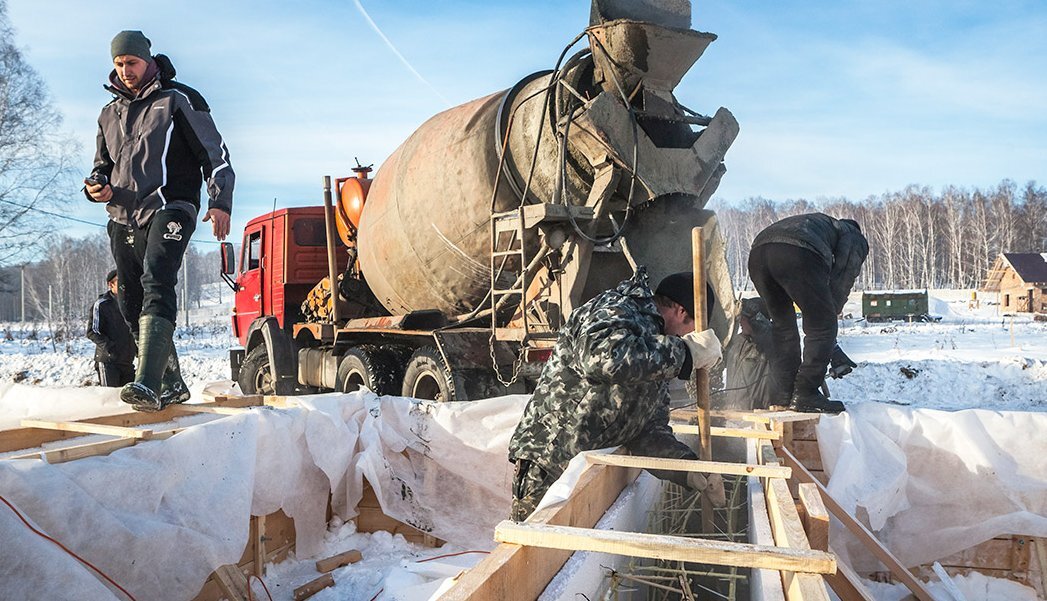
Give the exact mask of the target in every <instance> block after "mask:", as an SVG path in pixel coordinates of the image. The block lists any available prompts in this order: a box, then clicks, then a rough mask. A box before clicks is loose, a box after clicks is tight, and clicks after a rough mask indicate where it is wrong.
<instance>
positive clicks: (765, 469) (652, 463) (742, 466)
mask: <svg viewBox="0 0 1047 601" xmlns="http://www.w3.org/2000/svg"><path fill="white" fill-rule="evenodd" d="M586 460H587V461H588V462H589V463H596V464H600V465H613V466H616V467H635V468H640V469H647V470H669V471H676V472H702V473H706V474H725V475H730V476H758V477H761V478H789V477H790V476H791V475H792V470H790V469H789V468H787V467H783V466H779V465H775V466H771V465H750V464H748V463H731V462H727V461H700V460H695V459H667V458H665V457H643V456H639V455H595V454H590V455H586Z"/></svg>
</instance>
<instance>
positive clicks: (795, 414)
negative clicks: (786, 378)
mask: <svg viewBox="0 0 1047 601" xmlns="http://www.w3.org/2000/svg"><path fill="white" fill-rule="evenodd" d="M821 417H822V414H821V413H800V412H799V411H757V412H753V413H742V414H740V415H739V418H740V419H743V420H745V421H747V422H756V423H760V424H771V423H775V422H781V423H785V422H804V421H813V422H816V421H818V420H819V419H820V418H821Z"/></svg>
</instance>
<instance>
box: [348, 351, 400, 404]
mask: <svg viewBox="0 0 1047 601" xmlns="http://www.w3.org/2000/svg"><path fill="white" fill-rule="evenodd" d="M397 376H399V365H397V363H396V361H395V359H394V357H392V355H391V354H390V353H386V352H384V351H382V350H381V349H378V348H376V347H373V346H357V347H353V348H351V349H349V350H348V351H346V352H345V355H343V356H342V361H341V362H340V363H339V364H338V376H337V381H336V382H335V384H336V387H337V390H338V392H353V391H354V390H358V389H359V388H360V387H361V386H366V387H367V388H369V389H370V390H371V391H373V392H375V393H377V394H396V384H397Z"/></svg>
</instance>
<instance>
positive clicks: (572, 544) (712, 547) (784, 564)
mask: <svg viewBox="0 0 1047 601" xmlns="http://www.w3.org/2000/svg"><path fill="white" fill-rule="evenodd" d="M494 539H495V540H496V541H498V542H503V543H513V544H517V545H527V546H532V547H543V548H548V549H564V550H570V551H593V552H596V553H612V554H615V555H625V556H627V557H645V558H648V559H662V560H666V561H688V562H695V563H705V564H710V565H719V566H735V567H740V568H763V569H770V570H792V571H796V572H805V573H813V574H830V573H832V572H835V571H836V558H835V557H833V556H832V555H830V554H828V553H825V552H823V551H812V550H810V549H806V550H800V549H782V548H779V547H768V546H762V545H750V544H746V543H734V542H728V541H719V540H710V539H703V538H690V537H685V536H666V535H662V534H645V533H641V532H618V531H615V530H593V529H590V528H574V527H571V526H550V525H548V524H519V523H516V522H512V521H509V520H506V521H503V522H501V523H500V524H498V526H497V527H496V528H495V531H494Z"/></svg>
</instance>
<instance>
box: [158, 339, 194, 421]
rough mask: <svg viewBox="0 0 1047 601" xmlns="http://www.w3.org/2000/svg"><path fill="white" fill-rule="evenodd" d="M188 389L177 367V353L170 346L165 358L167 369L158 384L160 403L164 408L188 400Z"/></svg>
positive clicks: (172, 345) (173, 347) (172, 346)
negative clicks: (169, 351)
mask: <svg viewBox="0 0 1047 601" xmlns="http://www.w3.org/2000/svg"><path fill="white" fill-rule="evenodd" d="M190 396H191V395H190V394H189V387H188V386H186V384H185V380H183V379H182V369H181V368H180V367H179V365H178V352H177V351H176V350H175V346H174V344H173V343H172V344H171V353H170V354H169V355H168V357H167V367H166V368H165V369H164V377H163V379H162V380H161V382H160V403H161V404H162V405H163V406H164V407H166V406H168V405H174V404H176V403H184V402H186V401H188V400H189V397H190Z"/></svg>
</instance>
